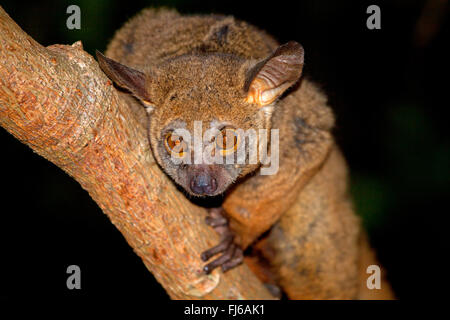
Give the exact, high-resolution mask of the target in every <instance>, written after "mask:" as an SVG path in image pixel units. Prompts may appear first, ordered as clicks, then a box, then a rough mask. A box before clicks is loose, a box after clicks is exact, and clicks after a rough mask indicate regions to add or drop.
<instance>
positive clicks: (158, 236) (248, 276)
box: [0, 7, 271, 299]
mask: <svg viewBox="0 0 450 320" xmlns="http://www.w3.org/2000/svg"><path fill="white" fill-rule="evenodd" d="M0 48H1V49H0V125H1V126H2V127H4V128H5V129H6V130H7V131H8V132H10V133H11V134H12V135H13V136H14V137H16V138H17V139H19V140H20V141H21V142H23V143H25V144H26V145H28V146H29V147H31V148H32V149H33V150H34V151H35V152H37V153H38V154H40V155H41V156H43V157H44V158H46V159H48V160H49V161H51V162H53V163H54V164H55V165H57V166H58V167H60V168H61V169H63V170H64V171H65V172H67V173H68V174H69V175H70V176H72V177H73V178H74V179H75V180H77V181H78V182H79V183H80V184H81V186H82V187H83V188H84V189H85V190H87V191H88V192H89V194H90V196H91V197H92V198H93V199H94V200H95V201H96V202H97V204H98V205H99V206H100V208H101V209H102V210H103V212H104V213H105V214H106V215H107V216H108V217H109V219H110V220H111V222H112V223H113V224H114V225H115V226H116V227H117V228H118V229H119V230H120V232H121V233H122V234H123V236H124V237H125V239H126V240H127V242H128V243H129V245H130V246H131V247H132V248H133V250H134V251H135V252H136V254H137V255H139V256H140V257H141V258H142V260H143V262H144V264H145V265H146V267H147V269H148V270H149V271H150V272H152V273H153V275H154V276H155V278H156V279H157V280H158V281H159V282H160V283H161V285H162V286H163V287H164V288H165V289H166V291H167V293H168V294H169V295H170V297H172V298H174V299H270V298H271V296H270V295H269V293H268V291H267V290H266V289H265V287H264V286H263V285H262V284H261V283H260V282H259V280H257V278H256V277H255V276H254V275H253V274H252V273H251V272H250V270H249V269H248V268H247V266H245V265H243V266H241V267H239V268H236V269H234V270H231V271H229V272H227V273H226V274H223V273H222V272H221V271H219V270H216V271H214V272H213V273H212V274H211V275H209V276H206V275H203V274H201V273H200V270H201V269H202V266H203V263H202V261H201V260H200V258H199V257H200V253H201V251H203V250H204V249H206V248H208V247H211V246H212V245H214V244H216V243H217V242H218V237H217V235H216V234H215V232H214V231H213V230H212V229H210V228H209V227H207V226H206V225H205V224H204V221H203V220H204V217H205V215H206V213H205V210H204V209H203V208H201V207H198V206H195V205H194V204H192V203H191V202H189V201H188V200H187V199H186V197H185V196H184V195H183V194H181V193H180V192H179V191H178V190H177V189H176V188H175V187H174V185H173V183H172V182H171V181H170V180H169V179H168V178H167V177H166V175H165V174H164V173H163V172H162V171H161V170H160V168H159V167H158V165H157V164H156V163H155V160H154V159H153V156H152V154H151V151H150V148H149V144H148V141H147V136H146V132H145V130H144V128H142V126H140V125H139V124H138V123H137V121H136V119H135V118H134V117H133V115H132V113H131V111H130V109H129V108H128V106H127V105H126V104H125V103H124V101H122V100H121V99H119V97H118V94H117V92H116V91H115V89H114V87H113V85H112V83H111V82H110V81H109V80H108V79H107V78H106V76H105V75H104V74H103V73H102V72H101V70H100V69H99V67H98V64H97V62H96V61H95V60H94V59H93V58H92V57H91V56H90V55H89V54H87V53H86V52H85V51H83V48H82V45H81V43H80V42H77V43H75V44H73V45H72V46H66V45H52V46H49V47H47V48H45V47H42V46H41V45H39V44H38V43H36V42H35V41H34V40H33V39H32V38H30V37H29V36H28V35H27V34H25V33H24V32H23V31H22V30H21V29H20V28H19V27H18V26H17V25H16V24H15V23H14V21H12V19H11V18H10V17H9V16H8V15H7V14H6V12H5V11H4V10H3V9H2V8H1V7H0Z"/></svg>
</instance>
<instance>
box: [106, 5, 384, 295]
mask: <svg viewBox="0 0 450 320" xmlns="http://www.w3.org/2000/svg"><path fill="white" fill-rule="evenodd" d="M278 46H279V44H278V43H277V42H276V41H275V40H274V39H273V38H272V37H270V36H269V35H267V34H266V33H264V32H262V31H260V30H258V29H257V28H255V27H253V26H251V25H248V24H246V23H244V22H240V21H236V20H235V19H233V18H231V17H225V16H219V15H209V16H181V15H179V14H178V13H176V12H175V11H168V10H153V9H147V10H144V11H142V12H141V13H140V14H139V15H137V16H136V17H134V18H133V19H131V20H130V21H129V22H128V23H126V24H125V26H124V27H123V28H122V29H120V30H119V31H118V32H117V33H116V35H115V37H114V39H113V40H112V41H111V43H110V45H109V47H108V49H107V51H106V56H108V57H109V58H112V59H114V60H115V61H118V62H120V63H122V64H124V65H126V66H129V67H132V68H134V69H136V70H139V71H141V72H143V73H145V74H146V75H148V78H149V80H147V82H148V83H149V84H147V87H148V90H147V92H148V96H149V97H150V98H149V99H151V100H152V101H151V105H152V107H151V109H152V111H151V114H150V116H149V122H148V124H147V123H146V121H147V120H146V119H147V118H146V115H145V112H144V111H143V108H142V106H141V104H140V103H139V102H138V100H136V99H135V98H133V97H131V96H130V95H129V94H127V93H122V96H123V98H124V99H127V101H128V103H129V104H130V106H131V107H132V108H133V109H134V110H135V113H136V115H137V117H138V118H139V119H140V120H144V121H143V125H145V126H147V125H148V126H149V128H150V129H149V130H150V131H149V137H150V142H151V145H152V149H153V153H154V155H155V158H157V160H158V162H159V163H160V164H162V165H163V169H164V170H165V171H166V173H167V174H169V175H170V176H171V177H172V178H174V180H175V181H176V182H177V183H179V184H181V185H183V184H185V183H186V182H185V180H186V179H187V177H185V176H183V174H182V173H180V171H177V169H176V168H175V167H172V166H170V165H169V164H167V165H166V163H167V162H168V159H167V157H166V156H165V155H164V152H165V151H164V149H163V148H162V147H161V143H160V137H161V134H160V132H163V131H164V130H165V128H166V127H170V126H173V125H177V122H175V124H173V120H174V119H182V125H183V126H185V127H186V128H191V126H192V122H193V121H194V120H197V119H198V118H199V117H200V118H201V120H203V121H205V122H207V123H213V122H214V121H218V122H224V123H227V122H232V123H237V124H238V125H239V127H240V128H243V129H248V128H275V129H279V137H280V143H279V145H280V150H279V155H280V157H279V161H280V164H279V171H278V173H277V174H275V175H266V176H263V175H259V174H258V170H260V169H259V168H258V166H246V167H242V168H239V170H237V169H236V170H237V171H236V172H234V171H232V170H234V169H226V170H223V172H222V171H221V173H220V174H218V176H220V177H221V176H224V178H223V179H224V180H227V181H228V180H230V181H229V182H230V183H232V184H231V186H229V185H228V184H226V185H225V184H224V190H222V189H220V188H219V191H220V192H223V191H225V198H224V199H225V200H224V203H223V208H224V209H225V211H226V213H227V215H228V216H229V217H230V220H231V221H230V224H231V229H232V230H233V231H234V232H235V233H236V236H237V239H236V241H237V242H238V244H239V245H240V246H241V247H242V248H246V247H248V246H250V245H254V246H255V248H258V252H259V253H260V254H261V255H262V256H264V257H265V258H266V259H267V260H268V261H269V262H270V269H271V273H272V274H273V278H274V279H275V280H274V281H276V282H277V283H278V284H279V285H280V286H281V287H282V289H283V290H284V291H285V292H286V294H287V295H288V297H290V298H292V299H356V298H390V297H392V294H391V292H390V289H389V285H388V284H387V283H386V282H383V283H382V290H370V291H369V290H368V289H366V286H365V283H366V279H367V277H368V275H367V274H366V273H365V270H366V268H367V266H368V265H370V264H377V263H376V261H375V259H374V257H373V254H372V253H371V251H370V249H369V246H368V244H367V241H366V239H365V236H364V234H363V232H362V230H361V227H360V222H359V219H358V218H357V216H356V215H355V214H354V212H353V208H352V205H351V201H350V200H349V197H348V194H347V169H346V165H345V161H344V159H343V157H342V155H341V153H340V151H339V149H338V147H337V146H336V144H335V143H334V140H333V137H332V135H331V133H330V131H331V130H332V128H333V125H334V117H333V113H332V111H331V109H330V108H329V107H328V105H327V100H326V97H325V95H324V94H323V93H322V92H321V91H320V90H319V89H318V87H317V86H316V85H314V84H313V83H312V82H310V81H308V80H307V79H301V81H300V82H298V83H297V84H296V85H295V86H294V87H292V88H291V89H290V90H289V91H287V92H286V93H285V94H284V95H283V96H281V97H280V99H278V100H277V102H276V103H275V104H273V105H272V104H271V105H270V106H269V107H270V108H267V110H265V113H263V112H262V111H261V108H260V107H259V106H257V105H255V104H254V103H253V104H248V103H247V104H244V103H243V102H242V101H244V99H243V98H244V97H245V95H246V94H247V93H246V92H244V91H243V90H242V89H241V87H243V84H244V83H246V82H248V81H247V80H246V77H247V76H248V72H247V73H246V72H245V71H246V70H248V69H249V68H250V66H254V65H255V64H256V62H257V61H261V59H264V58H266V57H268V56H270V55H271V54H272V53H273V52H274V50H276V49H277V47H278ZM155 66H157V67H155ZM155 79H157V80H155ZM180 79H182V80H180ZM246 85H247V86H248V83H247V84H246ZM223 88H232V89H233V90H231V89H230V90H225V89H223ZM236 88H239V89H236ZM247 101H248V99H247ZM149 104H150V102H149ZM153 105H154V106H155V107H153ZM166 105H167V106H170V107H163V106H166ZM158 106H160V107H158ZM153 109H154V110H153ZM230 170H231V171H230ZM229 172H231V173H229ZM227 174H229V176H227ZM218 179H219V178H218ZM231 180H232V181H231ZM218 183H219V184H220V183H221V181H220V179H219V181H218ZM266 231H268V233H267V234H266V236H265V237H264V238H263V239H262V240H261V238H260V237H261V235H262V234H263V233H265V232H266ZM259 271H261V270H259ZM255 272H256V273H258V268H257V267H255Z"/></svg>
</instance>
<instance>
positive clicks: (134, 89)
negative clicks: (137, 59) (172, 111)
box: [95, 50, 152, 107]
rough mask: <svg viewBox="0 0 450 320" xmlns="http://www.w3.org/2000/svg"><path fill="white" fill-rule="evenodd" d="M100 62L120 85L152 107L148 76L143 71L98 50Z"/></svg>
mask: <svg viewBox="0 0 450 320" xmlns="http://www.w3.org/2000/svg"><path fill="white" fill-rule="evenodd" d="M95 54H96V55H97V59H98V64H99V65H100V68H101V69H102V70H103V72H104V73H106V75H107V76H108V78H109V79H111V80H112V81H113V82H114V83H115V84H116V85H118V86H119V87H122V88H125V89H127V90H129V91H130V92H131V93H132V94H133V95H135V96H136V98H138V99H139V100H141V101H142V103H143V104H144V106H146V107H151V106H152V103H151V100H150V96H149V94H148V91H147V88H146V76H145V74H144V73H143V72H140V71H138V70H135V69H133V68H130V67H127V66H126V65H123V64H121V63H119V62H116V61H114V60H112V59H109V58H107V57H106V56H104V55H103V54H102V53H101V52H100V51H98V50H96V52H95Z"/></svg>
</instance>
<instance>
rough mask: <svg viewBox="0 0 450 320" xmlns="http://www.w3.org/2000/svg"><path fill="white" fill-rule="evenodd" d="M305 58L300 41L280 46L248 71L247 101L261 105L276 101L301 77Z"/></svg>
mask: <svg viewBox="0 0 450 320" xmlns="http://www.w3.org/2000/svg"><path fill="white" fill-rule="evenodd" d="M303 59H304V51H303V47H302V46H301V45H300V44H299V43H297V42H295V41H290V42H288V43H286V44H283V45H282V46H279V47H278V48H277V49H276V50H275V52H274V53H273V54H272V55H270V56H269V57H268V58H266V59H264V60H263V61H261V62H259V63H257V64H256V65H255V66H254V67H252V68H251V69H250V70H249V71H248V72H247V80H246V84H245V90H246V91H247V93H248V95H247V102H249V103H256V104H258V105H260V106H261V107H262V106H266V105H268V104H270V103H272V102H274V101H275V100H276V99H277V98H278V97H279V96H281V94H282V93H283V92H284V91H285V90H286V89H287V88H289V87H290V86H292V85H293V84H294V83H295V82H297V80H298V79H299V78H300V76H301V74H302V69H303Z"/></svg>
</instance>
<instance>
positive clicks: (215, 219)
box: [201, 208, 244, 274]
mask: <svg viewBox="0 0 450 320" xmlns="http://www.w3.org/2000/svg"><path fill="white" fill-rule="evenodd" d="M205 222H206V224H207V225H209V226H211V227H213V228H214V229H215V230H216V231H217V233H218V234H219V235H220V242H219V244H218V245H217V246H215V247H212V248H211V249H208V250H206V251H204V252H203V253H202V254H201V258H202V260H203V261H208V260H209V259H210V258H211V257H213V256H215V255H216V254H218V253H221V252H223V254H222V255H221V256H220V257H218V258H217V259H215V260H213V261H212V262H210V263H208V264H207V265H206V266H205V267H204V268H203V271H204V272H205V273H206V274H209V273H211V271H213V270H214V269H215V268H217V267H219V266H220V267H221V268H222V271H223V272H225V271H228V270H230V269H232V268H234V267H236V266H237V265H239V264H241V263H242V261H243V260H244V253H243V252H242V249H241V248H240V247H239V246H237V245H236V244H235V243H234V234H233V233H232V231H231V230H230V227H229V226H228V220H227V218H226V217H225V214H224V211H223V209H222V208H213V209H209V210H208V216H207V217H206V220H205Z"/></svg>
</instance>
